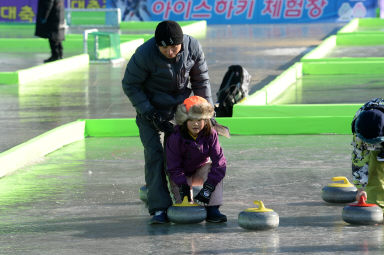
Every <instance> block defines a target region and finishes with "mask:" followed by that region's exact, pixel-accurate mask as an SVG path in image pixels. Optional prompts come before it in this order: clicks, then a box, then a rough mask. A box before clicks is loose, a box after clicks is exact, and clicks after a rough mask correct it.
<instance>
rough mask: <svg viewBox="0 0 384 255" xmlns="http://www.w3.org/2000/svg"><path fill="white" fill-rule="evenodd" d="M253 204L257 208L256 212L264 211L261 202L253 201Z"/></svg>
mask: <svg viewBox="0 0 384 255" xmlns="http://www.w3.org/2000/svg"><path fill="white" fill-rule="evenodd" d="M253 203H254V204H255V205H256V206H257V209H258V210H265V206H264V203H263V201H261V200H255V201H253Z"/></svg>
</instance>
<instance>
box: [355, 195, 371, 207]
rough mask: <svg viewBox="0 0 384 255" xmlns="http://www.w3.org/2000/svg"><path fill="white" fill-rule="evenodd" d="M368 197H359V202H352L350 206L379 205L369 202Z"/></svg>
mask: <svg viewBox="0 0 384 255" xmlns="http://www.w3.org/2000/svg"><path fill="white" fill-rule="evenodd" d="M366 200H367V199H366V198H365V196H360V199H359V202H358V203H352V204H350V206H360V207H373V206H377V205H376V204H367V203H366V202H365V201H366Z"/></svg>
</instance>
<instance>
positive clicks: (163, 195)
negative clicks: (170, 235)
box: [136, 114, 172, 214]
mask: <svg viewBox="0 0 384 255" xmlns="http://www.w3.org/2000/svg"><path fill="white" fill-rule="evenodd" d="M136 124H137V126H138V127H139V133H140V139H141V142H142V144H143V147H144V160H145V182H146V185H147V190H148V194H147V203H148V211H149V213H150V214H154V213H155V212H156V211H160V210H167V208H168V207H169V206H171V205H172V199H171V196H170V194H169V190H168V186H167V179H166V174H165V163H164V162H165V161H164V149H163V145H162V142H161V138H160V132H159V131H158V130H156V128H155V127H154V125H153V124H152V122H150V121H148V120H147V119H145V118H143V116H142V115H140V114H138V115H137V116H136Z"/></svg>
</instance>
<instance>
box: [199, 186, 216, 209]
mask: <svg viewBox="0 0 384 255" xmlns="http://www.w3.org/2000/svg"><path fill="white" fill-rule="evenodd" d="M214 190H215V186H213V185H212V184H209V183H207V182H204V185H203V188H202V189H201V190H200V192H199V193H198V194H197V195H196V196H195V200H196V202H197V203H199V204H203V205H208V204H209V200H210V199H211V195H212V192H213V191H214Z"/></svg>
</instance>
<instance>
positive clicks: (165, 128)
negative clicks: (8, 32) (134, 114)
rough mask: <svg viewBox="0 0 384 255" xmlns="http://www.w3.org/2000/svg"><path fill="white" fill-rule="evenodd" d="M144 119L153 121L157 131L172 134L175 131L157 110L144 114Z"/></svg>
mask: <svg viewBox="0 0 384 255" xmlns="http://www.w3.org/2000/svg"><path fill="white" fill-rule="evenodd" d="M143 116H144V118H146V119H147V120H149V121H151V122H152V123H153V125H154V126H155V128H156V129H158V130H160V131H161V132H164V133H171V132H172V131H173V124H172V123H171V122H169V121H167V120H165V119H164V118H163V116H161V114H160V113H159V112H158V111H156V110H151V111H149V112H146V113H144V114H143Z"/></svg>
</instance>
